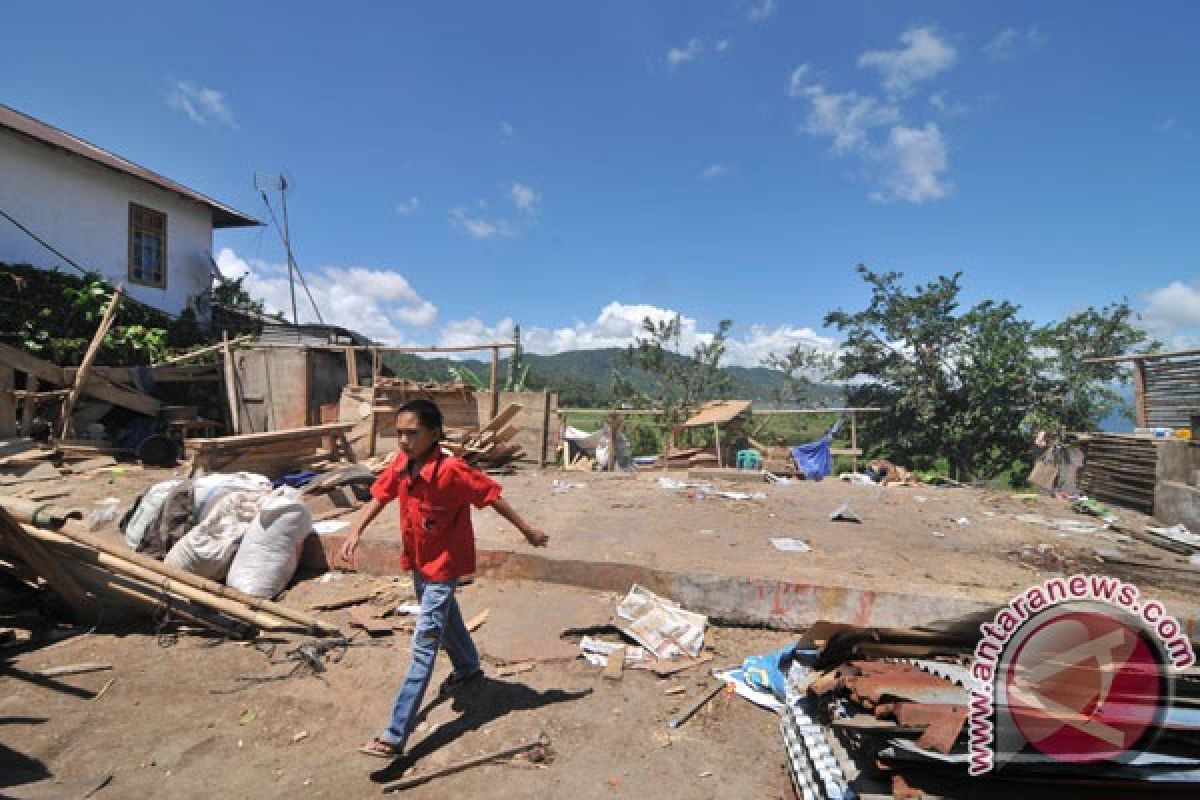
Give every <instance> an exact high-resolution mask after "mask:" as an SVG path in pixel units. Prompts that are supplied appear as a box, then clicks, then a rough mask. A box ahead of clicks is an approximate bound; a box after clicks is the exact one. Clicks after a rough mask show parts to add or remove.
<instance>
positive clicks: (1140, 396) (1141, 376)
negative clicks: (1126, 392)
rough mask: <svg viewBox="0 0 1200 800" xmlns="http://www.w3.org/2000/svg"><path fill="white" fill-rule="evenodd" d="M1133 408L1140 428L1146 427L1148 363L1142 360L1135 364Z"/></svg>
mask: <svg viewBox="0 0 1200 800" xmlns="http://www.w3.org/2000/svg"><path fill="white" fill-rule="evenodd" d="M1133 407H1134V413H1135V415H1136V417H1137V426H1138V427H1139V428H1145V427H1148V426H1147V425H1146V362H1145V361H1142V360H1141V359H1140V358H1139V359H1138V360H1137V361H1134V362H1133Z"/></svg>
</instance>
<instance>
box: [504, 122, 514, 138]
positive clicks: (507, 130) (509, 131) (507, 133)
mask: <svg viewBox="0 0 1200 800" xmlns="http://www.w3.org/2000/svg"><path fill="white" fill-rule="evenodd" d="M516 132H517V131H516V128H514V127H513V126H512V123H509V122H501V123H500V135H501V136H503V137H504V138H505V139H511V138H512V137H513V134H514V133H516Z"/></svg>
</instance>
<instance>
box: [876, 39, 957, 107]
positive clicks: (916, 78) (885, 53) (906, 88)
mask: <svg viewBox="0 0 1200 800" xmlns="http://www.w3.org/2000/svg"><path fill="white" fill-rule="evenodd" d="M900 42H901V44H903V45H904V47H902V48H900V49H898V50H870V51H868V52H866V53H863V54H862V55H861V56H859V57H858V66H859V67H863V68H866V67H872V68H874V69H877V70H879V74H880V77H881V78H882V83H883V88H884V90H885V91H886V92H887V93H888V94H891V95H905V94H908V93H909V92H910V91H912V88H913V86H915V85H916V84H917V83H920V82H921V81H925V80H929V79H930V78H933V77H935V76H936V75H938V74H939V73H942V72H945V71H946V70H948V69H950V68H951V67H952V66H954V62H955V60H956V58H957V53H956V52H955V50H954V47H953V46H952V45H950V44H949V43H948V42H946V41H945V40H943V39H941V38H939V37H938V35H937V33H935V32H934V30H933V29H932V28H929V27H917V28H909V29H908V30H906V31H905V32H904V33H902V34H900Z"/></svg>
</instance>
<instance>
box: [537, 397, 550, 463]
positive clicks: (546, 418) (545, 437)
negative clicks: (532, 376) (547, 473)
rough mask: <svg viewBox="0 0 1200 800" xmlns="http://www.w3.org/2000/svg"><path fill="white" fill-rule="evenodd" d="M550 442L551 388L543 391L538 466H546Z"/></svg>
mask: <svg viewBox="0 0 1200 800" xmlns="http://www.w3.org/2000/svg"><path fill="white" fill-rule="evenodd" d="M549 443H550V389H549V388H547V389H546V390H545V391H544V392H543V393H542V447H541V449H540V450H539V451H538V468H539V469H545V468H546V446H547V445H548V444H549Z"/></svg>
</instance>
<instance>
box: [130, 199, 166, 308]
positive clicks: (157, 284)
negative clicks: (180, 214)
mask: <svg viewBox="0 0 1200 800" xmlns="http://www.w3.org/2000/svg"><path fill="white" fill-rule="evenodd" d="M138 214H152V215H154V216H156V217H158V218H160V219H161V220H162V230H161V231H151V230H150V229H149V228H143V227H140V226H139V225H138V222H137V217H138ZM142 230H144V231H147V232H150V233H161V238H162V248H161V250H160V253H159V258H160V260H161V264H160V266H161V268H162V280H161V281H154V280H149V279H147V278H145V277H138V276H137V274H136V273H135V271H134V270H135V268H136V269H141V268H140V267H136V265H135V264H134V253H135V251H136V248H135V246H134V242H135V240H136V234H137V233H138V231H142ZM129 282H130V283H136V284H138V285H139V286H149V287H151V288H153V289H163V290H165V289H166V288H167V214H166V212H165V211H158V210H156V209H153V208H149V207H147V206H143V205H138V204H137V203H130V204H129Z"/></svg>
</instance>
